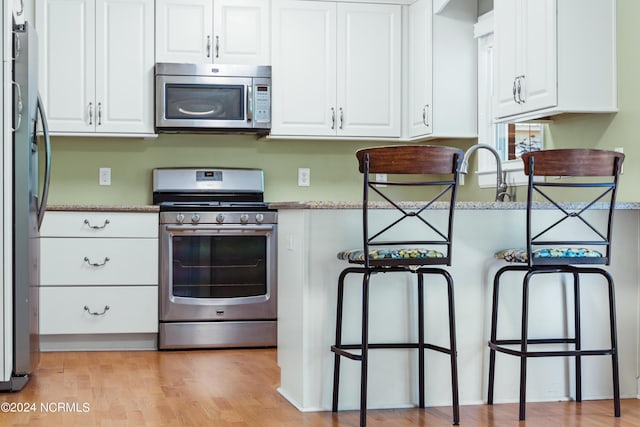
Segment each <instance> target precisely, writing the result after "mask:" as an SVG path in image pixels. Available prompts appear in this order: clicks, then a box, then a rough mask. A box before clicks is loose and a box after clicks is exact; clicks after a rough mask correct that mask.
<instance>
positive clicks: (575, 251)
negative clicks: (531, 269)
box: [496, 248, 602, 262]
mask: <svg viewBox="0 0 640 427" xmlns="http://www.w3.org/2000/svg"><path fill="white" fill-rule="evenodd" d="M532 254H533V257H534V258H602V254H601V253H600V252H598V251H595V250H593V249H589V248H539V249H534V250H533V251H532ZM496 258H499V259H504V260H505V261H507V262H527V261H528V257H527V250H526V249H505V250H502V251H500V252H498V253H496Z"/></svg>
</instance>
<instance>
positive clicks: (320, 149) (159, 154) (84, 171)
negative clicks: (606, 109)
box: [49, 0, 640, 205]
mask: <svg viewBox="0 0 640 427" xmlns="http://www.w3.org/2000/svg"><path fill="white" fill-rule="evenodd" d="M617 4H618V27H617V37H618V40H617V43H618V108H619V112H618V113H617V114H601V115H568V116H563V117H560V118H557V119H555V120H554V121H553V122H552V123H551V124H549V126H548V132H547V133H546V135H545V138H546V139H545V142H546V143H547V148H568V147H587V148H603V149H613V148H615V147H623V148H624V151H625V154H626V156H627V158H626V162H625V168H624V175H623V176H622V179H621V187H620V192H619V200H621V201H638V200H640V194H639V192H638V191H637V187H636V183H637V182H638V181H640V170H636V169H635V166H636V165H639V166H640V146H637V145H636V140H637V138H638V135H639V134H640V78H638V76H640V55H639V54H638V46H637V40H638V39H639V38H640V30H639V29H638V27H637V22H638V21H639V20H640V1H637V0H618V2H617ZM597 60H598V58H594V61H597ZM585 90H589V88H585ZM436 143H441V144H447V145H452V146H456V147H459V148H462V149H466V148H468V147H469V146H470V145H471V144H473V143H475V140H455V141H452V140H448V141H439V142H436ZM52 144H53V159H52V160H53V164H54V166H53V172H52V185H51V191H50V196H49V197H50V199H49V202H50V203H52V204H138V205H140V204H149V203H151V170H152V169H153V168H155V167H166V166H214V167H224V166H227V167H257V168H262V169H264V171H265V187H266V194H265V198H266V199H267V200H268V201H294V200H300V201H310V200H327V201H343V200H358V199H359V198H360V193H361V192H360V185H361V184H360V182H361V181H360V177H359V174H358V172H357V169H356V166H357V165H356V161H355V156H354V152H355V151H356V150H357V149H359V148H361V147H365V146H371V145H382V144H375V143H369V142H367V141H362V142H353V141H294V140H268V139H260V140H256V139H255V138H253V137H251V136H246V135H237V136H236V135H172V134H165V135H160V136H159V137H158V138H157V139H155V140H143V139H128V138H127V139H116V138H73V137H55V138H53V141H52ZM100 167H110V168H111V169H112V185H111V186H99V185H98V169H99V168H100ZM298 167H309V168H311V186H310V187H298V186H297V169H298ZM470 169H473V167H472V168H470ZM470 177H471V175H470ZM523 195H524V194H523V193H522V189H519V191H518V197H519V198H520V200H522V196H523ZM493 196H494V190H492V189H480V188H478V187H477V185H476V183H475V179H469V178H467V179H466V184H465V185H464V186H463V187H461V189H460V193H459V199H460V200H492V199H493Z"/></svg>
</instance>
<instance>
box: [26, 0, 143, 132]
mask: <svg viewBox="0 0 640 427" xmlns="http://www.w3.org/2000/svg"><path fill="white" fill-rule="evenodd" d="M153 11H154V2H153V0H44V1H38V2H37V4H36V26H37V29H38V32H39V34H40V50H39V52H40V69H39V80H40V94H41V96H42V98H43V102H44V104H45V109H46V112H47V117H48V122H49V130H50V132H51V133H52V134H67V135H80V134H87V135H90V134H105V135H114V136H118V135H140V134H144V135H149V134H153V66H154V58H153V16H154V13H153Z"/></svg>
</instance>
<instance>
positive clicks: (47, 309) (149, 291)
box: [40, 286, 158, 335]
mask: <svg viewBox="0 0 640 427" xmlns="http://www.w3.org/2000/svg"><path fill="white" fill-rule="evenodd" d="M157 313H158V289H157V288H156V287H152V286H73V287H71V286H63V287H59V288H58V287H43V288H41V289H40V334H41V335H48V334H105V333H110V334H116V333H120V334H127V333H155V332H157V331H158V314H157Z"/></svg>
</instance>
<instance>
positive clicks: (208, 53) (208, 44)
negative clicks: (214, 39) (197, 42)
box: [207, 36, 211, 58]
mask: <svg viewBox="0 0 640 427" xmlns="http://www.w3.org/2000/svg"><path fill="white" fill-rule="evenodd" d="M207 58H211V36H207Z"/></svg>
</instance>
